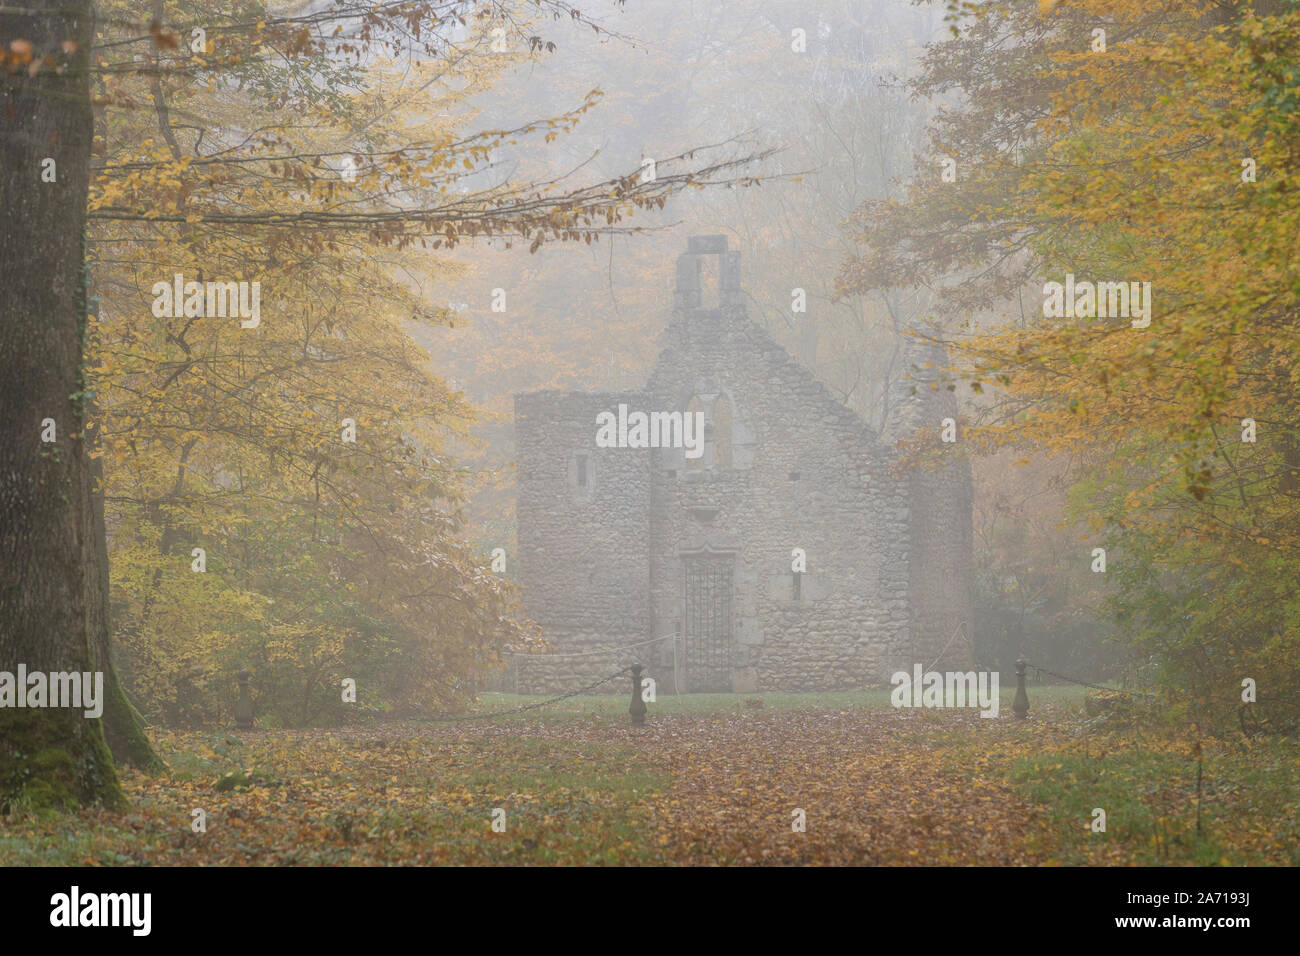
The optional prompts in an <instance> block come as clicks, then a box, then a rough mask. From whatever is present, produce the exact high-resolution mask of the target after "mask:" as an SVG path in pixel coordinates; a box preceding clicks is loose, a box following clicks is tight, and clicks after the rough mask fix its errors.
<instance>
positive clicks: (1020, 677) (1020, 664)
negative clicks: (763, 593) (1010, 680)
mask: <svg viewBox="0 0 1300 956" xmlns="http://www.w3.org/2000/svg"><path fill="white" fill-rule="evenodd" d="M1028 666H1029V662H1028V661H1027V660H1025V659H1024V658H1023V657H1021V658H1019V659H1018V660H1017V661H1016V699H1015V701H1014V702H1013V703H1012V704H1011V709H1012V710H1013V711H1015V714H1016V716H1017V717H1018V718H1020V719H1021V720H1024V719H1025V718H1026V717H1028V716H1029V694H1028V692H1026V690H1025V668H1027V667H1028Z"/></svg>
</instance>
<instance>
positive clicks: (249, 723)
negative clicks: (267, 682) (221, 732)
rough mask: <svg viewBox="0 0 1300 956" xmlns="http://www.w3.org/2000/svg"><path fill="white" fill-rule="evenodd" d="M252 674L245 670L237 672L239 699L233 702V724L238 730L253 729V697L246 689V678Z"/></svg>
mask: <svg viewBox="0 0 1300 956" xmlns="http://www.w3.org/2000/svg"><path fill="white" fill-rule="evenodd" d="M252 676H253V675H252V674H251V673H249V672H248V671H247V670H242V671H240V672H239V700H238V701H237V702H236V703H235V726H236V727H238V728H239V729H240V730H252V729H253V698H252V695H251V693H250V691H249V689H248V679H249V678H250V677H252Z"/></svg>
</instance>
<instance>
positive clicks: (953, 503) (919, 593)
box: [515, 236, 973, 693]
mask: <svg viewBox="0 0 1300 956" xmlns="http://www.w3.org/2000/svg"><path fill="white" fill-rule="evenodd" d="M705 256H717V257H718V260H719V261H718V270H717V272H718V276H719V288H718V294H717V304H716V307H715V308H706V307H705V306H704V304H703V301H704V300H703V293H704V290H702V288H701V274H702V264H703V259H704V257H705ZM665 339H666V347H665V348H664V350H663V352H662V354H661V355H660V357H659V359H658V362H657V363H656V365H655V367H654V370H653V371H652V373H651V375H650V378H649V381H648V382H647V383H646V386H645V388H643V389H641V390H639V391H635V392H560V391H540V392H530V393H522V394H518V395H516V396H515V432H516V435H515V437H516V464H517V469H518V506H517V512H516V518H517V522H518V544H519V559H518V565H517V568H518V582H519V584H520V586H521V589H522V594H523V601H524V609H525V612H526V613H527V615H528V616H529V617H530V618H532V619H533V620H534V621H536V622H538V623H539V624H540V625H541V628H542V636H543V637H544V638H546V640H547V641H548V642H549V643H550V644H551V645H552V647H553V649H554V650H553V652H552V653H550V654H546V655H527V656H522V655H521V656H520V657H519V658H518V659H517V675H518V689H519V690H520V691H521V692H526V693H552V692H563V691H566V690H571V689H574V688H575V687H578V686H581V685H582V684H583V683H585V682H587V681H590V680H595V679H598V678H600V677H604V676H607V675H609V674H611V673H613V672H614V671H616V670H618V669H619V668H620V667H623V666H624V665H627V664H630V663H634V662H635V663H641V664H643V665H645V667H646V670H645V673H646V674H647V675H648V676H650V677H653V678H654V679H655V680H656V682H657V690H658V693H671V692H672V691H674V690H679V691H681V692H683V693H685V692H688V691H734V692H753V691H759V690H784V691H806V690H831V689H847V688H855V687H872V686H886V685H887V684H888V681H889V677H890V675H891V674H892V673H893V672H895V671H897V670H907V671H909V672H910V671H911V669H912V666H913V665H914V664H917V663H919V664H922V665H923V666H925V667H930V666H931V665H933V664H939V665H945V664H946V665H949V666H963V665H964V667H969V664H970V652H969V648H970V640H971V632H970V625H971V623H972V615H973V607H972V600H973V596H972V580H971V574H972V572H971V553H972V541H971V476H970V470H969V466H968V464H967V463H966V460H965V458H964V457H962V456H961V455H960V454H959V453H958V452H956V449H957V448H958V447H959V446H957V445H946V446H944V448H945V449H953V452H952V454H951V463H950V464H948V465H945V466H944V467H941V468H937V469H934V468H931V469H924V470H913V471H911V472H907V473H901V472H899V470H898V469H897V468H896V467H895V465H896V461H897V453H896V452H895V451H894V448H893V444H894V442H895V441H896V440H897V439H898V438H900V437H903V436H904V435H911V434H913V433H915V432H917V431H918V430H922V433H924V431H925V430H928V431H930V432H932V433H933V434H934V436H935V438H934V440H935V441H936V442H938V441H939V433H940V427H941V426H940V423H941V421H942V419H943V418H945V417H951V418H954V419H955V418H956V403H955V400H954V398H953V396H952V395H951V394H950V393H949V392H947V391H942V390H941V391H932V390H931V389H930V388H929V387H928V386H922V387H919V388H913V387H912V386H911V384H908V385H906V386H905V387H903V388H900V389H899V390H898V391H897V393H896V394H895V396H894V401H893V408H894V411H893V413H892V414H891V422H890V434H888V435H878V434H876V433H875V432H874V431H873V430H872V429H871V428H870V427H868V425H867V424H866V423H865V422H863V421H862V419H861V418H860V417H859V416H858V415H857V414H855V413H854V412H853V411H851V410H850V409H848V408H846V407H845V406H844V405H842V404H840V403H839V402H838V401H836V400H835V398H834V397H833V396H832V395H831V394H830V392H829V391H828V390H827V389H826V388H825V386H823V385H822V384H821V383H820V382H818V381H817V380H816V379H815V378H814V377H813V375H812V374H811V373H810V372H809V371H808V370H807V369H805V368H804V367H803V366H801V365H800V364H799V363H797V362H796V361H795V360H794V359H793V358H792V357H791V356H790V355H789V353H787V352H786V351H785V349H784V348H782V347H781V345H779V344H778V343H777V342H776V341H775V340H774V339H773V338H772V337H771V336H770V335H769V334H768V333H767V332H766V331H765V330H764V329H763V328H762V327H761V326H759V325H758V324H757V323H756V322H754V321H753V320H751V319H750V318H749V317H748V315H747V314H746V310H745V304H744V297H743V293H742V290H741V285H740V254H739V253H738V252H733V251H729V250H728V249H727V242H726V238H725V237H723V236H696V237H692V238H691V239H690V243H689V247H688V250H687V252H686V253H685V254H684V255H682V256H680V257H679V258H678V261H677V289H676V294H675V301H674V314H673V320H672V322H671V324H670V326H669V327H668V329H667V331H666V333H665ZM934 357H935V356H929V358H934ZM916 358H918V357H917V356H913V359H916ZM925 358H927V357H920V359H921V361H920V362H916V363H915V364H918V365H919V364H921V363H922V362H924V361H925ZM620 404H622V405H626V406H627V407H628V408H629V409H632V410H640V411H644V412H652V411H658V412H672V411H680V412H694V411H699V412H703V415H704V422H705V430H704V435H703V453H702V454H701V455H699V457H693V458H689V457H687V455H686V450H685V449H682V448H629V447H613V448H611V447H598V444H597V440H596V437H597V417H598V416H599V415H600V414H601V413H604V412H613V413H615V414H617V412H618V408H619V405H620ZM795 549H800V550H801V551H802V554H803V555H804V561H805V563H806V570H804V571H802V572H800V571H796V570H794V568H795V567H796V566H798V564H799V561H798V553H797V552H796V550H795ZM614 686H618V685H614ZM611 689H612V688H611V685H606V687H605V688H604V692H606V693H608V692H610V690H611ZM619 689H620V690H621V687H619Z"/></svg>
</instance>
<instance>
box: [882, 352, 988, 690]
mask: <svg viewBox="0 0 1300 956" xmlns="http://www.w3.org/2000/svg"><path fill="white" fill-rule="evenodd" d="M947 362H948V359H947V354H946V351H945V350H944V349H943V348H942V347H939V346H934V345H931V346H926V347H923V348H920V349H918V348H916V347H914V348H913V355H912V357H911V361H910V364H911V365H912V366H913V367H915V368H917V369H927V368H928V369H931V370H939V369H943V368H945V367H946V366H947ZM936 376H937V373H936V372H934V371H929V372H926V371H921V372H918V373H916V374H914V375H913V376H912V377H911V379H909V381H908V382H907V383H904V385H903V386H900V387H899V388H898V390H897V391H898V398H897V400H896V406H895V411H894V415H893V421H892V426H891V431H892V433H893V435H894V436H895V437H896V438H897V439H899V440H902V441H904V442H920V443H921V444H922V445H923V446H925V450H926V451H929V452H932V454H929V455H927V456H925V459H924V460H922V461H920V462H918V463H916V464H914V465H910V466H909V467H908V468H907V470H906V472H905V473H904V475H903V480H904V482H905V486H906V489H907V495H908V499H909V511H910V516H911V517H910V521H909V530H908V600H909V604H910V605H911V608H912V625H911V629H912V639H911V645H910V647H909V648H908V652H907V653H906V654H904V655H903V656H902V657H901V658H900V659H899V660H898V669H899V670H908V671H910V670H911V668H912V666H913V665H914V664H921V665H922V666H923V667H926V668H929V667H931V666H934V667H935V668H936V669H939V670H952V669H957V670H967V669H969V668H970V667H971V666H972V665H973V658H972V652H971V649H972V647H973V646H974V639H975V635H974V630H973V628H974V623H975V595H974V567H973V561H972V556H973V554H974V531H973V518H972V501H973V496H974V492H973V480H972V477H971V469H970V460H969V459H968V458H967V456H966V453H965V447H964V445H963V444H962V437H963V436H962V432H961V429H960V425H961V420H960V416H959V414H958V406H957V400H956V397H955V396H954V394H953V393H952V392H950V391H948V390H947V389H946V388H944V387H942V386H941V387H939V388H937V389H934V388H931V387H930V385H931V384H935V383H936V382H932V381H931V380H930V379H932V378H935V379H936V381H937V378H936ZM913 389H914V391H913ZM946 418H951V419H953V420H954V422H956V423H957V424H958V431H957V439H958V440H957V441H956V442H955V443H944V442H942V441H941V431H942V423H943V420H944V419H946Z"/></svg>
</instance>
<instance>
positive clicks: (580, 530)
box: [515, 391, 650, 694]
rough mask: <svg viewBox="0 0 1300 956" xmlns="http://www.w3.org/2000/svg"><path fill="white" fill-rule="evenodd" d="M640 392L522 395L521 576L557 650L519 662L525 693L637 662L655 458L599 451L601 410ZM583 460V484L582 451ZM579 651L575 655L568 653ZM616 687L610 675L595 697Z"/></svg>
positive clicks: (531, 610)
mask: <svg viewBox="0 0 1300 956" xmlns="http://www.w3.org/2000/svg"><path fill="white" fill-rule="evenodd" d="M645 401H646V399H645V397H644V396H643V395H641V394H640V393H610V392H606V393H595V392H558V391H545V392H531V393H526V394H519V395H516V396H515V423H516V424H515V432H516V438H515V441H516V452H515V456H516V459H515V460H516V465H517V469H518V503H517V506H516V520H517V527H518V541H519V563H518V580H519V584H520V588H521V592H522V599H523V607H524V612H525V614H526V615H527V616H528V617H529V618H531V619H532V620H534V621H536V622H537V623H538V624H539V625H540V626H541V629H542V637H543V638H544V639H545V640H546V641H548V642H549V643H550V644H551V645H552V647H553V652H552V653H551V654H548V655H520V656H518V657H517V658H516V666H517V669H518V675H519V690H520V692H521V693H548V694H549V693H563V692H566V691H569V690H573V689H576V688H577V687H579V686H581V685H583V684H585V683H588V682H590V681H593V680H597V679H599V678H601V677H606V676H608V675H610V674H612V673H613V672H614V671H616V670H618V669H619V668H620V667H622V666H624V665H625V664H627V663H630V662H631V661H632V652H631V651H629V650H628V648H629V646H630V645H633V644H637V643H640V642H643V641H645V640H646V637H647V636H648V631H649V628H648V622H649V620H650V607H649V565H650V562H649V553H648V540H649V500H650V488H649V478H650V475H649V454H648V452H646V451H643V450H639V449H617V448H605V449H602V448H597V447H596V441H595V438H596V416H597V414H598V413H600V412H603V411H617V408H618V405H619V403H620V402H625V403H627V404H628V405H629V406H630V407H631V408H639V407H641V406H643V405H644V404H645ZM578 455H586V456H587V482H588V486H587V488H586V489H585V490H584V489H583V488H581V487H580V486H579V479H578V471H579V468H578V463H577V456H578ZM571 655H580V656H571ZM611 690H615V691H618V692H621V691H622V690H623V685H622V684H620V683H617V682H611V683H610V684H606V685H604V686H603V687H602V688H599V691H598V692H603V693H610V692H611Z"/></svg>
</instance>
